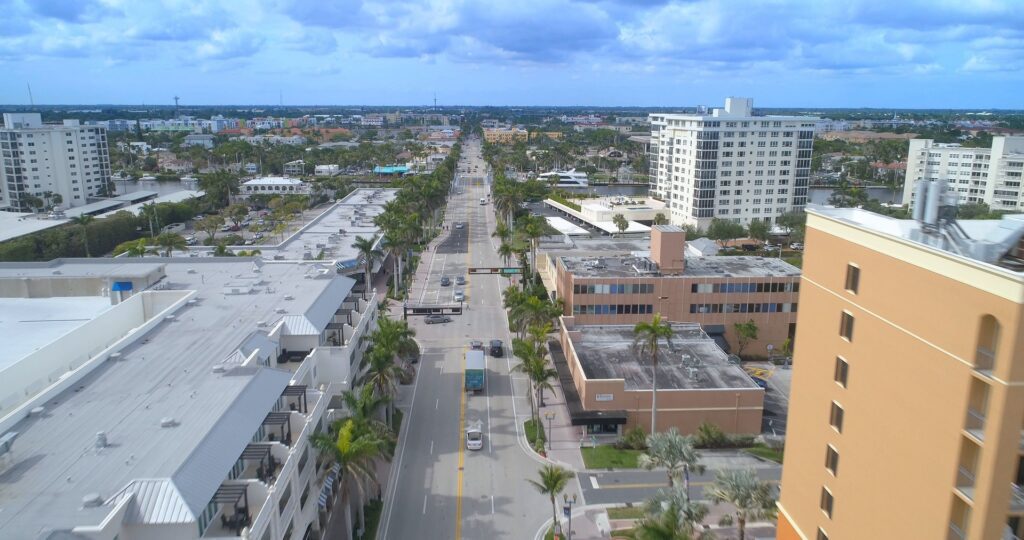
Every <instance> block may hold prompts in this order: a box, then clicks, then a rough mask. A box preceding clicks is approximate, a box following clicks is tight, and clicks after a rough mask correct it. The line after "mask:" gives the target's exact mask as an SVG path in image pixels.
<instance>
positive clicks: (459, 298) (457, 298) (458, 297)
mask: <svg viewBox="0 0 1024 540" xmlns="http://www.w3.org/2000/svg"><path fill="white" fill-rule="evenodd" d="M452 301H454V302H465V301H466V293H464V292H462V289H455V295H454V296H452Z"/></svg>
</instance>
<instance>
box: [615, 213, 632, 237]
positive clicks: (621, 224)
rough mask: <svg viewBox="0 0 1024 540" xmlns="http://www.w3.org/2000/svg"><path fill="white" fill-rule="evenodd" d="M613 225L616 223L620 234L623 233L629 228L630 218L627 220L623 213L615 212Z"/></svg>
mask: <svg viewBox="0 0 1024 540" xmlns="http://www.w3.org/2000/svg"><path fill="white" fill-rule="evenodd" d="M612 225H615V228H616V229H618V231H619V234H622V233H624V232H626V229H628V228H629V220H627V219H626V216H624V215H622V214H615V215H614V216H612Z"/></svg>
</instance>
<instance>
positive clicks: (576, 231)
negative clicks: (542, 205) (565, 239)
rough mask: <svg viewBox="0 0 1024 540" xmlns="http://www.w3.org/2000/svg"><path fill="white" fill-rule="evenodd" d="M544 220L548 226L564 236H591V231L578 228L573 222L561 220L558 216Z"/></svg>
mask: <svg viewBox="0 0 1024 540" xmlns="http://www.w3.org/2000/svg"><path fill="white" fill-rule="evenodd" d="M544 219H546V220H547V222H548V225H551V226H552V227H553V228H554V229H555V230H556V231H558V232H560V233H562V234H568V235H569V236H590V231H588V230H586V229H584V228H583V227H580V226H577V225H576V224H574V223H572V222H571V221H569V220H567V219H565V218H560V217H558V216H548V217H545V218H544Z"/></svg>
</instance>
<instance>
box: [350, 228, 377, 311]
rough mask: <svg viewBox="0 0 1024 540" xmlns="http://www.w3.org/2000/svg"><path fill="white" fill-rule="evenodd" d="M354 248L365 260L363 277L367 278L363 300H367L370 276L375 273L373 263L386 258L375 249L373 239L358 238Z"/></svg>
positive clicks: (353, 244)
mask: <svg viewBox="0 0 1024 540" xmlns="http://www.w3.org/2000/svg"><path fill="white" fill-rule="evenodd" d="M352 247H354V248H356V250H357V251H358V252H359V257H361V258H362V259H363V277H364V278H365V281H364V284H365V287H364V288H363V289H364V290H363V300H365V299H366V294H367V293H368V292H370V286H371V283H370V275H371V272H372V271H373V263H374V262H376V261H378V260H380V258H381V257H383V256H384V254H383V253H381V251H380V250H379V249H377V248H376V247H374V239H373V238H364V237H362V236H357V237H356V241H355V242H353V243H352Z"/></svg>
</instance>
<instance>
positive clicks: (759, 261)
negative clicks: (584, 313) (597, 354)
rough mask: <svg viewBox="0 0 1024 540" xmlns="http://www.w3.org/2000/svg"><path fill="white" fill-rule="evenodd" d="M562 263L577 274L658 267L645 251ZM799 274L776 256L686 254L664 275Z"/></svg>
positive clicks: (635, 272) (637, 273) (636, 273)
mask: <svg viewBox="0 0 1024 540" xmlns="http://www.w3.org/2000/svg"><path fill="white" fill-rule="evenodd" d="M561 260H562V264H563V265H564V266H565V268H566V270H568V271H570V272H572V273H573V275H575V276H576V277H584V278H587V277H592V278H605V277H633V278H641V277H655V276H660V275H661V274H659V273H658V267H657V265H655V264H654V262H653V261H651V260H650V259H649V258H648V257H647V256H646V254H645V253H642V252H639V251H637V252H635V253H634V254H632V255H612V256H598V257H580V256H563V257H561ZM790 276H792V277H799V276H800V269H799V268H797V267H795V266H793V265H791V264H789V263H787V262H786V261H783V260H782V259H777V258H774V257H742V256H737V257H731V256H713V257H687V258H686V269H685V270H684V271H683V273H682V274H672V275H669V276H665V277H711V278H715V277H790Z"/></svg>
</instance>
